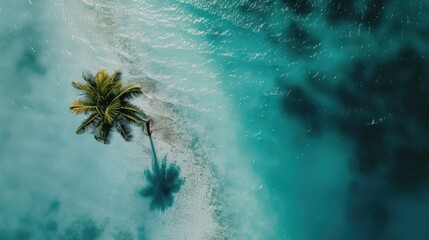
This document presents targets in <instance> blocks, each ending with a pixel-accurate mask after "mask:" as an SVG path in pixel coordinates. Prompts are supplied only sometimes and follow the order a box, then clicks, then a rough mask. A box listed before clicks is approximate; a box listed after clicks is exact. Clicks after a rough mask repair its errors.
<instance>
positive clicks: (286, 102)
mask: <svg viewBox="0 0 429 240" xmlns="http://www.w3.org/2000/svg"><path fill="white" fill-rule="evenodd" d="M286 91H287V92H288V94H287V96H286V97H284V98H283V102H282V107H283V109H284V111H285V112H286V113H287V114H288V115H293V116H295V117H298V118H299V119H300V121H301V122H303V123H304V125H305V128H306V132H307V133H310V134H315V133H318V132H320V129H321V126H322V122H321V120H322V116H321V114H320V113H319V111H318V107H319V106H318V105H317V104H316V103H315V100H314V99H312V98H311V97H310V96H309V95H307V94H306V92H305V91H304V90H303V89H302V88H300V87H298V86H291V87H286Z"/></svg>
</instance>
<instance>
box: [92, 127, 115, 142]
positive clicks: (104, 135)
mask: <svg viewBox="0 0 429 240" xmlns="http://www.w3.org/2000/svg"><path fill="white" fill-rule="evenodd" d="M112 130H113V127H112V125H109V124H106V123H105V122H102V123H101V124H100V125H99V126H98V127H97V129H96V130H95V134H94V137H95V139H96V140H97V141H99V142H103V143H104V144H109V143H110V139H111V136H112Z"/></svg>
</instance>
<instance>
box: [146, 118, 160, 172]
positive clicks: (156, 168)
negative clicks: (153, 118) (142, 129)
mask: <svg viewBox="0 0 429 240" xmlns="http://www.w3.org/2000/svg"><path fill="white" fill-rule="evenodd" d="M146 130H147V134H148V136H149V141H150V147H151V149H152V154H153V161H152V170H153V172H154V173H156V174H158V172H159V162H158V158H157V157H156V152H155V145H154V144H153V140H152V132H151V131H150V127H149V121H147V122H146Z"/></svg>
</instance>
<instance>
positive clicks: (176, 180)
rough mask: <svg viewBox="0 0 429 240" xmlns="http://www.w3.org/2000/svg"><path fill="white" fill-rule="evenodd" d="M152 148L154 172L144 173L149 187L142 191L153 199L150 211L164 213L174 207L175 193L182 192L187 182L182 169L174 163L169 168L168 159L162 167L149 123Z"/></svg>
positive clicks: (147, 128)
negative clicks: (181, 189) (181, 176)
mask: <svg viewBox="0 0 429 240" xmlns="http://www.w3.org/2000/svg"><path fill="white" fill-rule="evenodd" d="M146 125H147V126H146V130H147V132H148V136H149V140H150V146H151V148H152V153H153V162H152V172H151V171H150V170H149V169H146V170H145V171H144V175H145V177H146V180H147V181H148V182H149V184H150V185H149V186H147V187H145V188H143V189H142V190H141V191H140V195H141V196H143V197H152V200H151V203H150V209H152V210H153V209H156V208H157V209H159V210H161V211H164V210H165V209H166V208H168V207H171V206H172V205H173V200H174V196H173V194H174V193H177V192H179V191H180V188H181V187H182V185H183V184H184V183H185V180H184V179H182V178H180V177H179V175H180V167H178V166H177V165H176V164H174V163H172V164H170V165H169V166H168V168H167V157H164V159H163V160H162V163H161V166H160V165H159V163H158V158H157V156H156V152H155V147H154V145H153V140H152V133H151V131H150V127H149V123H147V124H146Z"/></svg>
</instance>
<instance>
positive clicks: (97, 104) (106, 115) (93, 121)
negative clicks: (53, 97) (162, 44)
mask: <svg viewBox="0 0 429 240" xmlns="http://www.w3.org/2000/svg"><path fill="white" fill-rule="evenodd" d="M121 76H122V74H121V72H120V71H115V72H114V73H113V74H112V75H109V74H108V72H107V71H105V70H101V71H99V72H98V73H97V74H96V75H95V76H93V75H92V74H90V73H84V74H83V75H82V78H83V79H84V80H85V83H80V82H75V81H73V82H72V85H73V87H75V88H76V89H78V90H80V91H81V94H82V97H81V98H80V99H78V100H75V101H73V103H72V106H71V107H70V109H71V110H72V111H73V112H74V113H76V115H79V114H88V115H89V117H88V118H87V119H86V120H85V121H83V122H82V124H81V125H80V126H79V127H78V128H77V130H76V133H77V134H82V133H86V132H91V133H92V134H94V137H95V139H96V140H97V141H100V142H103V143H105V144H108V143H109V142H110V138H111V133H112V131H113V130H114V129H116V131H117V132H118V133H119V134H121V136H122V137H123V138H124V140H125V141H131V140H132V137H133V135H132V133H131V128H130V125H131V124H135V125H138V126H144V124H145V123H148V122H149V118H148V117H147V116H146V114H145V113H144V112H143V111H142V110H141V109H139V108H138V107H137V106H134V105H133V104H131V103H130V100H131V99H132V98H134V97H136V96H139V95H141V94H142V91H141V86H140V85H139V84H135V83H132V84H128V85H126V86H123V85H122V81H121Z"/></svg>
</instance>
